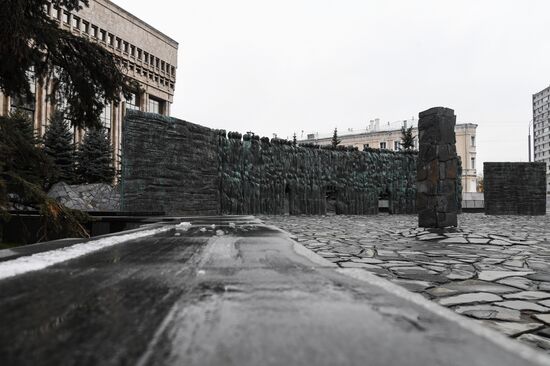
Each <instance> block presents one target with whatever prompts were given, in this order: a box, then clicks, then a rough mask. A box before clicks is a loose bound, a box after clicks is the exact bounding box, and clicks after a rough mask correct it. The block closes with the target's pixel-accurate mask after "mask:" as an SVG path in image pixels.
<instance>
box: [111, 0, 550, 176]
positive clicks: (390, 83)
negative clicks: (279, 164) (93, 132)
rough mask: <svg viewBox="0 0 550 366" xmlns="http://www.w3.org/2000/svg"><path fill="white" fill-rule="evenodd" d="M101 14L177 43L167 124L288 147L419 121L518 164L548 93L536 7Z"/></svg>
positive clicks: (197, 6) (548, 54) (211, 1)
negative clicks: (438, 109)
mask: <svg viewBox="0 0 550 366" xmlns="http://www.w3.org/2000/svg"><path fill="white" fill-rule="evenodd" d="M115 3H117V4H118V5H120V6H122V7H124V8H125V9H127V10H128V11H130V12H131V13H133V14H135V15H136V16H138V17H140V18H141V19H143V20H145V21H146V22H148V23H150V24H151V25H153V26H154V27H156V28H157V29H159V30H161V31H163V32H164V33H166V34H167V35H169V36H170V37H172V38H174V39H175V40H177V41H178V42H179V43H180V50H179V64H178V75H177V77H178V80H177V86H176V96H175V100H174V105H173V109H172V114H173V116H175V117H178V118H182V119H185V120H188V121H192V122H196V123H199V124H203V125H206V126H210V127H214V128H224V129H226V130H236V131H240V132H245V131H254V132H256V133H257V134H261V135H266V136H269V137H271V136H272V133H277V134H278V135H279V136H280V137H287V136H288V137H291V136H292V133H293V132H294V131H296V132H297V134H298V136H300V134H301V131H302V130H304V131H305V132H306V133H307V132H314V131H318V132H330V131H332V130H333V129H334V127H338V128H339V129H340V130H345V129H347V128H348V127H355V128H359V127H364V126H366V124H367V123H368V121H369V120H370V119H374V118H380V119H381V120H382V121H384V122H386V121H392V122H393V121H397V120H402V119H408V118H411V117H412V116H415V117H417V116H418V112H420V111H422V110H424V109H427V108H430V107H433V106H446V107H450V108H453V109H454V110H455V112H456V114H457V121H458V122H459V123H465V122H471V123H477V124H478V125H479V127H478V138H477V141H478V149H477V151H478V166H477V168H478V171H479V172H481V171H482V167H483V165H482V163H483V161H526V160H527V128H528V122H529V121H530V120H531V118H532V110H531V95H532V94H533V93H534V92H537V91H539V90H541V89H543V88H545V87H546V86H548V84H550V75H549V74H550V70H549V67H550V42H548V41H546V37H545V34H547V28H548V14H550V2H549V1H548V0H529V1H519V0H518V1H509V0H475V1H474V0H460V1H458V0H452V1H451V0H376V1H375V0H363V1H350V0H340V1H323V0H307V1H306V0H278V1H260V0H232V1H227V0H195V1H174V0H170V1H168V0H156V1H153V2H151V1H137V0H115Z"/></svg>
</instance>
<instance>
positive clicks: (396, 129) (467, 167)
mask: <svg viewBox="0 0 550 366" xmlns="http://www.w3.org/2000/svg"><path fill="white" fill-rule="evenodd" d="M417 124H418V121H417V120H414V119H412V120H405V121H399V122H394V123H386V124H381V123H380V120H379V119H375V120H372V121H370V124H369V126H368V127H366V128H364V129H360V130H354V129H348V130H345V131H340V130H339V131H338V138H339V139H340V140H341V144H342V145H345V146H350V145H351V146H355V147H357V148H358V149H359V150H363V149H364V148H365V147H370V148H375V149H388V150H394V151H397V150H400V149H401V136H402V134H401V127H402V126H405V127H411V126H412V127H413V135H414V136H415V140H414V143H415V147H417V146H418V128H417ZM476 129H477V125H476V124H473V123H464V124H457V125H456V127H455V133H456V150H457V154H458V156H459V157H460V159H461V160H462V189H463V191H464V192H476V190H477V170H476ZM306 137H307V138H306V139H304V140H302V141H299V142H300V143H314V144H318V145H330V144H331V143H332V132H331V133H328V132H327V133H325V134H319V133H317V132H316V133H310V134H307V135H306Z"/></svg>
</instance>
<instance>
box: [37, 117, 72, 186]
mask: <svg viewBox="0 0 550 366" xmlns="http://www.w3.org/2000/svg"><path fill="white" fill-rule="evenodd" d="M44 152H45V153H46V155H48V156H49V157H50V159H51V160H52V162H53V164H54V166H55V168H56V172H55V176H54V182H55V183H57V182H60V181H63V182H65V183H68V184H72V183H75V180H76V179H75V178H76V177H75V151H74V144H73V135H72V133H71V130H70V127H69V123H68V122H67V121H66V120H65V116H64V114H63V113H62V112H60V111H56V112H54V114H53V115H52V117H51V118H50V124H49V126H48V128H47V129H46V133H45V134H44Z"/></svg>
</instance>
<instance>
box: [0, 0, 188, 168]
mask: <svg viewBox="0 0 550 366" xmlns="http://www.w3.org/2000/svg"><path fill="white" fill-rule="evenodd" d="M44 11H45V12H46V13H47V14H48V16H49V17H51V18H52V19H54V20H56V21H57V22H58V23H59V26H60V27H61V28H63V29H66V30H67V31H70V32H72V33H74V34H76V35H79V36H82V37H85V38H87V39H89V40H90V41H91V42H96V43H98V44H100V45H101V46H103V47H105V48H106V49H108V50H109V51H111V52H112V53H113V54H115V55H116V56H118V57H120V59H121V60H122V63H123V66H124V68H125V69H126V70H127V71H126V72H127V74H128V76H130V77H131V78H133V79H134V80H136V81H137V82H138V83H139V85H140V90H136V91H135V92H134V93H133V95H132V97H131V98H130V99H129V100H123V101H121V102H120V103H117V104H109V105H107V106H106V108H105V110H104V111H103V114H102V115H101V122H102V124H103V126H104V127H105V128H106V129H107V131H108V132H109V135H110V137H111V141H112V144H113V156H114V158H115V161H116V165H118V156H119V154H120V143H121V127H122V121H123V119H124V114H125V111H126V109H127V108H130V109H139V110H141V111H144V112H152V113H159V114H163V115H170V105H171V104H172V102H173V97H174V90H175V86H176V69H177V63H178V43H177V42H176V41H175V40H173V39H172V38H170V37H168V36H167V35H165V34H163V33H162V32H160V31H158V30H157V29H155V28H154V27H152V26H151V25H149V24H147V23H145V22H144V21H142V20H140V19H139V18H137V17H135V16H134V15H132V14H130V13H129V12H127V11H126V10H124V9H122V8H121V7H119V6H118V5H116V4H114V3H112V2H111V1H109V0H91V1H90V6H89V7H85V8H83V9H82V10H80V11H79V12H75V13H70V12H68V11H66V10H64V9H60V8H56V7H54V6H53V5H52V4H49V5H48V6H47V7H46V8H45V9H44ZM33 84H34V85H32V90H33V91H34V94H35V101H34V103H27V102H26V101H23V100H22V99H21V100H20V98H9V97H7V96H5V95H3V94H1V93H0V114H1V115H6V114H8V113H10V111H13V110H16V109H20V110H22V111H24V112H25V113H27V114H28V115H29V116H30V118H31V119H32V120H33V121H34V127H35V130H36V132H37V134H38V135H40V136H41V135H43V134H44V132H45V129H46V126H47V125H48V120H49V117H50V116H51V114H52V112H53V111H54V110H55V108H56V106H55V105H53V104H52V103H53V102H52V101H51V98H47V95H48V91H49V90H51V86H50V85H45V84H46V83H45V82H41V81H40V80H38V81H36V82H33ZM123 99H124V98H123ZM82 136H83V131H80V130H75V131H74V139H75V142H79V141H80V140H81V139H82Z"/></svg>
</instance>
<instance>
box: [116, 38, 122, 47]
mask: <svg viewBox="0 0 550 366" xmlns="http://www.w3.org/2000/svg"><path fill="white" fill-rule="evenodd" d="M116 49H117V50H120V49H122V40H121V39H120V38H118V37H117V38H116Z"/></svg>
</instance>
